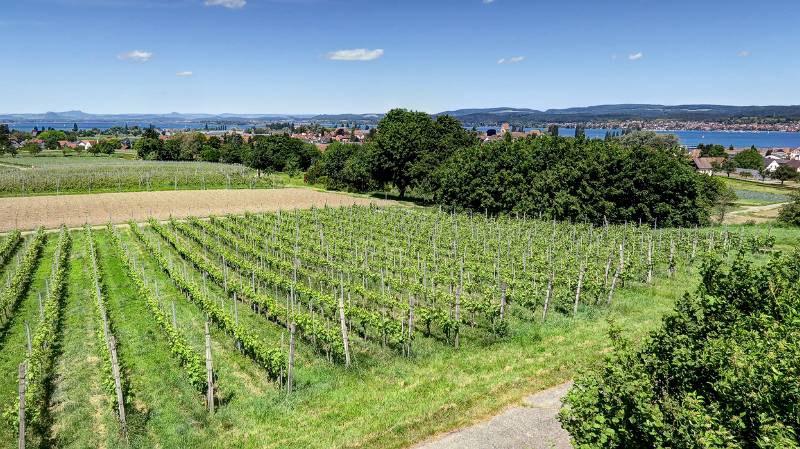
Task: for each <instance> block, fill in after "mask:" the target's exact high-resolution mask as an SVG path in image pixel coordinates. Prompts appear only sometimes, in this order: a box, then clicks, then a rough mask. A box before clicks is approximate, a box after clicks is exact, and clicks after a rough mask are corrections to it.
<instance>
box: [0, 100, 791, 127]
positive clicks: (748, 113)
mask: <svg viewBox="0 0 800 449" xmlns="http://www.w3.org/2000/svg"><path fill="white" fill-rule="evenodd" d="M383 115H384V114H383V113H372V114H319V115H313V114H231V113H228V114H184V113H178V112H172V113H169V114H89V113H85V112H82V111H65V112H45V113H42V114H0V121H4V122H65V123H67V122H136V123H153V124H154V125H158V124H159V123H176V122H177V123H181V122H187V123H192V122H195V123H196V122H217V123H266V122H283V121H286V122H307V121H312V122H318V123H341V122H350V123H353V122H355V123H376V122H377V121H378V120H380V119H381V118H382V117H383ZM433 115H434V116H438V115H451V116H453V117H456V118H458V119H459V120H461V121H462V122H463V123H464V124H465V125H478V124H482V123H485V124H496V123H501V122H510V123H515V124H533V123H539V124H543V123H553V122H555V123H562V122H592V121H604V120H636V119H643V120H654V119H671V120H680V121H690V120H705V121H725V120H743V119H778V120H781V119H783V120H800V106H726V105H711V104H692V105H677V106H665V105H658V104H608V105H598V106H587V107H575V108H565V109H547V110H544V111H540V110H536V109H527V108H512V107H498V108H481V109H476V108H473V109H457V110H453V111H445V112H440V113H437V114H433Z"/></svg>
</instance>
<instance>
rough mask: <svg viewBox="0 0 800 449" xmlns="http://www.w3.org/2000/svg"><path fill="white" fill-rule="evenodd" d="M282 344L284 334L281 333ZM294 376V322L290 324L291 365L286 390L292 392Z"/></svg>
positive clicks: (287, 369) (288, 370)
mask: <svg viewBox="0 0 800 449" xmlns="http://www.w3.org/2000/svg"><path fill="white" fill-rule="evenodd" d="M281 346H283V334H281ZM293 377H294V323H292V324H290V325H289V366H288V367H287V368H286V392H287V393H291V392H292V384H293V383H294V381H293Z"/></svg>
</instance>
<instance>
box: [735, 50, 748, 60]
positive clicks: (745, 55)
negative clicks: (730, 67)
mask: <svg viewBox="0 0 800 449" xmlns="http://www.w3.org/2000/svg"><path fill="white" fill-rule="evenodd" d="M737 54H738V55H739V57H740V58H746V57H748V56H750V50H742V51H740V52H739V53H737Z"/></svg>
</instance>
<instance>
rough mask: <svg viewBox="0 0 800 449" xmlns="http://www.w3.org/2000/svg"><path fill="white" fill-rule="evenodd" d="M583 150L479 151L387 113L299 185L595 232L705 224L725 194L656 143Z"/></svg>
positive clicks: (497, 147)
mask: <svg viewBox="0 0 800 449" xmlns="http://www.w3.org/2000/svg"><path fill="white" fill-rule="evenodd" d="M637 133H639V132H635V133H629V134H626V136H625V137H626V138H625V139H608V140H590V139H586V138H563V137H556V136H551V135H546V136H539V137H527V138H522V139H512V136H511V134H506V135H505V136H504V138H503V139H500V140H496V141H493V142H489V143H480V142H479V140H478V138H477V135H476V134H475V133H473V132H470V131H467V130H465V129H463V127H462V126H461V123H460V122H458V121H457V120H455V119H453V118H451V117H447V116H439V117H437V118H436V119H432V118H431V117H430V116H428V115H427V114H425V113H418V112H410V111H406V110H392V111H390V112H389V113H388V114H387V115H386V116H385V117H384V118H383V119H382V120H381V122H380V123H379V125H378V132H377V134H376V135H375V137H374V138H373V139H371V140H370V141H368V142H367V143H365V144H364V145H352V144H339V143H334V144H332V145H330V146H329V147H328V148H327V150H326V151H325V153H324V154H323V155H322V157H321V158H320V160H319V161H318V163H316V164H314V165H313V166H312V167H311V168H310V169H309V171H308V173H307V181H308V182H311V183H321V184H324V185H325V186H326V187H328V188H331V189H338V190H348V191H357V192H368V191H374V190H382V189H385V188H387V187H394V188H396V189H397V191H398V192H399V194H400V197H401V198H402V197H405V196H406V193H407V192H408V191H413V194H414V195H415V196H417V197H421V198H423V199H426V200H428V201H431V202H433V203H436V204H441V205H446V206H449V207H455V208H457V209H461V210H472V211H479V212H484V211H486V212H488V213H518V214H520V215H523V214H525V215H528V216H542V217H547V218H555V219H558V220H576V221H584V220H585V221H590V222H594V223H602V222H604V221H610V222H618V223H621V222H625V221H628V222H639V221H641V222H642V223H650V224H657V225H659V226H687V225H693V224H701V223H705V222H707V221H708V219H709V216H710V214H711V211H712V208H713V206H714V204H715V202H716V201H717V198H718V197H719V196H720V194H721V193H722V192H723V191H724V190H725V187H724V185H723V184H722V182H721V181H720V180H718V179H716V178H713V177H709V176H702V175H698V174H697V173H696V172H695V171H694V169H693V168H692V166H691V163H690V160H689V159H688V157H687V155H686V153H685V151H683V150H682V149H680V148H678V147H677V146H675V145H672V146H670V143H671V142H672V141H670V140H669V139H664V138H661V137H658V136H657V135H655V133H652V135H651V133H646V132H641V133H642V134H637Z"/></svg>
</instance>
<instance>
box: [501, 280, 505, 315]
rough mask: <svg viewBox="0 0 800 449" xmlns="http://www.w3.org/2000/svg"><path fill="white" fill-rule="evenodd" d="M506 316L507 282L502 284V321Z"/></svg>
mask: <svg viewBox="0 0 800 449" xmlns="http://www.w3.org/2000/svg"><path fill="white" fill-rule="evenodd" d="M505 317H506V283H505V282H503V283H502V284H500V321H501V322H502V321H503V319H504V318H505Z"/></svg>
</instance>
